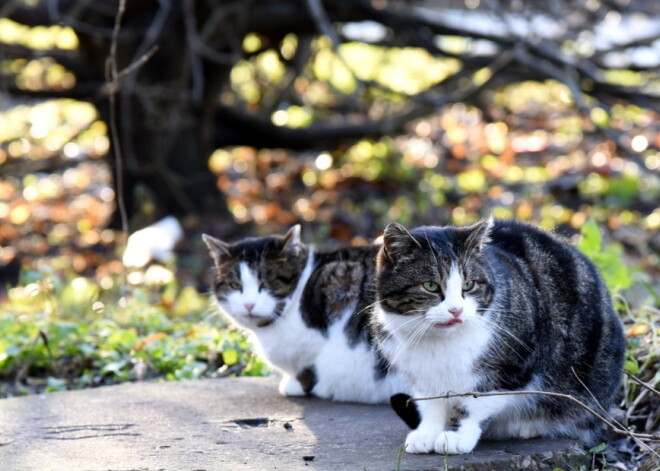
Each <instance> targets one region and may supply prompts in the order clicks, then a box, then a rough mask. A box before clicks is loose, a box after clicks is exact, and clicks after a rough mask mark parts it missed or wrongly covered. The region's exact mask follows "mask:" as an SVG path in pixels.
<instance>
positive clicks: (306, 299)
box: [203, 226, 406, 403]
mask: <svg viewBox="0 0 660 471" xmlns="http://www.w3.org/2000/svg"><path fill="white" fill-rule="evenodd" d="M203 238H204V241H205V243H206V245H207V246H208V248H209V251H210V254H211V257H212V258H213V260H214V262H215V269H216V276H215V283H214V286H213V289H214V294H215V297H216V299H217V304H218V305H219V307H220V308H221V310H222V311H223V312H224V313H225V314H227V315H228V317H229V318H230V319H231V320H233V321H234V322H235V323H236V324H237V325H238V326H240V327H241V328H243V329H244V330H246V331H248V332H249V333H250V334H251V336H252V338H253V340H254V343H255V346H256V348H257V350H258V351H259V352H260V354H261V356H262V357H263V358H265V359H266V360H267V361H268V362H269V363H270V364H272V365H273V366H275V367H276V368H277V369H279V370H281V372H282V373H283V378H282V381H281V383H280V392H281V393H282V394H284V395H288V396H298V395H305V394H309V395H314V396H318V397H322V398H326V399H333V400H337V401H357V402H366V403H379V402H386V401H388V400H389V398H390V396H391V395H392V394H394V393H397V392H401V391H405V390H406V388H404V383H403V380H402V378H401V376H400V375H398V374H397V373H396V371H394V370H393V369H391V368H390V366H389V365H388V364H387V363H386V362H385V360H384V359H383V357H382V356H380V354H379V352H378V350H377V349H376V347H375V344H374V343H373V335H372V332H371V330H370V327H371V324H370V323H369V312H370V309H371V308H372V304H373V302H374V301H375V287H374V285H373V280H374V269H375V259H376V253H377V252H378V248H379V247H378V246H367V247H350V248H344V249H339V250H336V251H332V252H317V251H315V250H314V249H312V248H311V247H308V246H306V245H305V244H303V243H302V242H301V239H300V226H294V227H293V228H292V229H291V230H289V232H288V233H287V234H286V235H284V236H279V235H275V236H268V237H260V238H247V239H244V240H242V241H239V242H237V243H234V244H228V243H225V242H222V241H220V240H218V239H215V238H213V237H211V236H208V235H206V234H205V235H204V236H203Z"/></svg>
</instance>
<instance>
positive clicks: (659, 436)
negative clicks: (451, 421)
mask: <svg viewBox="0 0 660 471" xmlns="http://www.w3.org/2000/svg"><path fill="white" fill-rule="evenodd" d="M530 394H531V395H538V396H548V397H554V398H557V399H564V400H566V401H569V402H572V403H573V404H575V405H576V406H578V407H580V408H582V409H584V410H585V411H587V412H588V413H589V414H591V415H593V416H594V417H595V418H597V419H598V420H599V421H600V422H602V423H603V424H605V425H607V427H608V428H609V429H610V430H611V431H612V432H614V433H616V434H617V435H624V436H627V437H631V438H633V439H639V440H649V441H660V432H656V433H637V432H633V431H632V430H628V429H624V428H621V427H619V426H617V425H615V424H613V423H612V422H610V421H609V420H607V419H606V418H605V417H603V416H602V415H600V414H599V413H598V412H596V411H595V410H593V409H592V408H591V407H589V406H588V405H586V404H585V403H584V402H582V401H580V400H579V399H576V398H575V397H573V396H571V395H570V394H562V393H555V392H548V391H495V392H467V393H448V394H442V395H439V396H429V397H415V398H410V399H408V401H411V402H416V401H430V400H432V399H451V398H454V397H474V398H480V397H492V396H522V395H530Z"/></svg>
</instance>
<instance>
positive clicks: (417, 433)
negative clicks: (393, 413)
mask: <svg viewBox="0 0 660 471" xmlns="http://www.w3.org/2000/svg"><path fill="white" fill-rule="evenodd" d="M437 436H438V431H437V430H431V429H428V428H422V427H419V428H417V429H416V430H413V431H412V432H410V433H409V434H408V436H407V437H406V445H405V447H406V453H433V449H434V448H433V446H434V444H435V439H436V437H437Z"/></svg>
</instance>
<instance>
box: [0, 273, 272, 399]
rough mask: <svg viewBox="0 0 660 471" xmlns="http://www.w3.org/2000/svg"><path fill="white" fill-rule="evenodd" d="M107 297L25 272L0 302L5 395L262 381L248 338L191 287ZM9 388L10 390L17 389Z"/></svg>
mask: <svg viewBox="0 0 660 471" xmlns="http://www.w3.org/2000/svg"><path fill="white" fill-rule="evenodd" d="M119 285H120V284H119V283H115V287H114V288H112V289H110V290H107V291H104V290H102V289H101V288H100V287H99V286H98V284H96V283H94V282H93V281H92V280H90V279H87V278H81V277H76V278H72V279H67V277H65V276H62V275H59V274H56V273H53V272H49V271H47V270H46V271H45V273H38V272H33V271H29V272H25V273H24V274H23V276H22V282H21V284H20V285H19V286H18V287H16V288H13V289H11V290H10V291H9V297H8V300H7V301H5V302H3V303H2V304H0V396H3V395H14V394H22V393H30V392H35V391H45V392H53V391H63V390H67V389H76V388H84V387H90V386H97V385H103V384H112V383H116V382H121V381H130V380H139V379H166V380H180V379H194V378H201V377H214V376H226V375H238V374H244V375H252V376H254V375H263V374H265V373H266V371H267V369H266V366H265V364H264V363H263V362H262V361H261V360H259V359H257V358H255V357H254V356H253V355H252V354H251V347H250V345H249V342H248V340H247V339H246V338H245V337H244V335H243V334H241V333H240V332H238V331H236V330H234V329H232V328H230V327H229V326H227V325H226V324H225V323H224V322H223V321H221V320H220V321H219V320H218V317H217V314H211V313H210V312H208V311H209V309H210V306H209V301H208V300H207V299H205V296H202V295H200V294H198V293H197V292H196V291H195V290H193V289H191V288H183V289H182V290H176V289H175V290H174V291H175V299H174V301H173V303H172V302H165V301H167V299H166V298H167V296H166V295H168V294H171V293H172V289H171V287H159V288H158V287H153V286H151V287H149V286H145V285H141V286H131V287H130V288H129V292H128V293H122V291H125V290H126V288H120V286H119ZM12 384H13V385H12Z"/></svg>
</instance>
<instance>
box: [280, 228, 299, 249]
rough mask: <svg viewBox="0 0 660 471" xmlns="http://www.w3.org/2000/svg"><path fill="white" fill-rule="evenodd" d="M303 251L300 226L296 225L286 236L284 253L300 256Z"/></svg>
mask: <svg viewBox="0 0 660 471" xmlns="http://www.w3.org/2000/svg"><path fill="white" fill-rule="evenodd" d="M302 250H303V243H302V241H301V240H300V224H296V225H295V226H293V227H292V228H291V229H289V232H287V233H286V234H285V235H284V247H283V248H282V252H293V253H295V254H296V255H298V254H299V253H300V252H302Z"/></svg>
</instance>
